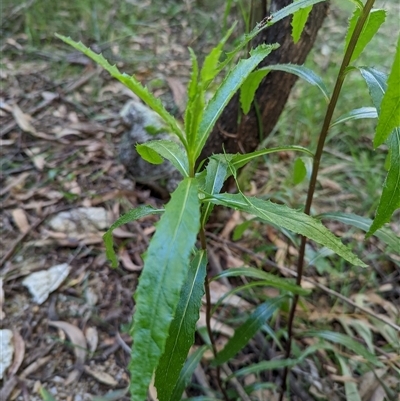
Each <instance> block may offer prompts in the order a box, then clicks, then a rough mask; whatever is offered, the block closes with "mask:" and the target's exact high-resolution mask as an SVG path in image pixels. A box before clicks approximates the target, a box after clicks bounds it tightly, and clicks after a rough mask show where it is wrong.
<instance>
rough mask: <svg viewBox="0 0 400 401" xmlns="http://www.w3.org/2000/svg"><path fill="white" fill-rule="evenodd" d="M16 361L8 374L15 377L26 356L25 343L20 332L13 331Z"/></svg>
mask: <svg viewBox="0 0 400 401" xmlns="http://www.w3.org/2000/svg"><path fill="white" fill-rule="evenodd" d="M13 345H14V361H13V364H12V365H11V367H10V369H9V371H8V373H9V374H10V375H15V374H16V373H17V372H18V369H19V368H20V366H21V364H22V362H23V361H24V356H25V341H24V339H23V338H22V337H21V334H19V332H18V330H13Z"/></svg>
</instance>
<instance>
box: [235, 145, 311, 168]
mask: <svg viewBox="0 0 400 401" xmlns="http://www.w3.org/2000/svg"><path fill="white" fill-rule="evenodd" d="M290 151H294V152H303V153H307V154H308V155H310V156H311V157H313V156H314V154H313V153H312V152H311V151H310V150H308V149H307V148H304V147H303V146H296V145H293V146H279V147H277V148H269V149H260V150H256V151H254V152H250V153H245V154H240V153H238V154H236V155H232V157H231V158H230V160H229V161H230V163H231V164H232V166H233V167H234V168H235V169H236V170H238V169H239V168H242V167H243V166H245V165H246V164H247V163H249V162H250V161H251V160H253V159H256V158H257V157H260V156H265V155H268V154H270V153H276V152H290Z"/></svg>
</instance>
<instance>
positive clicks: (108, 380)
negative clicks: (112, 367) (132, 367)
mask: <svg viewBox="0 0 400 401" xmlns="http://www.w3.org/2000/svg"><path fill="white" fill-rule="evenodd" d="M84 370H85V372H86V373H87V374H88V375H90V376H92V377H93V378H94V379H96V380H97V381H98V382H100V383H103V384H107V385H108V386H111V387H115V386H117V385H118V382H117V380H115V379H114V378H113V377H112V376H111V375H110V374H108V373H106V372H103V371H101V370H99V369H97V368H96V367H93V366H92V367H89V366H85V367H84Z"/></svg>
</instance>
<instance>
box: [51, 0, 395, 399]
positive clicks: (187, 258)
mask: <svg viewBox="0 0 400 401" xmlns="http://www.w3.org/2000/svg"><path fill="white" fill-rule="evenodd" d="M320 1H321V0H299V1H297V2H294V3H293V4H291V5H290V6H288V7H286V8H285V9H282V10H279V11H277V12H276V13H274V14H273V15H271V16H270V17H269V18H267V19H265V20H264V21H262V22H261V23H259V24H258V25H257V26H256V28H255V29H254V30H253V31H252V32H250V33H249V34H246V35H245V36H244V38H243V40H242V41H241V43H240V44H239V45H238V46H237V47H236V48H235V49H234V50H233V51H232V52H229V53H226V54H225V57H224V58H223V59H222V61H220V60H221V57H222V55H223V53H222V49H223V46H224V45H225V43H226V41H227V40H228V38H229V36H230V34H231V33H232V31H233V29H234V27H232V28H231V29H230V30H229V31H228V33H227V34H226V36H225V37H224V38H223V39H222V40H221V41H220V43H219V44H218V45H217V46H216V47H215V48H214V49H213V50H212V51H211V52H210V53H209V54H208V56H207V57H206V58H205V61H204V63H203V66H202V67H201V68H199V66H198V62H197V59H196V56H195V54H194V53H193V51H191V52H190V54H191V60H192V74H191V79H190V83H189V86H188V104H187V108H186V112H185V117H184V127H182V126H181V125H180V123H179V122H178V121H177V120H176V119H175V118H174V117H172V116H171V115H170V114H169V113H168V112H167V111H166V110H165V108H164V107H163V105H162V104H161V102H160V101H159V100H158V99H156V98H155V97H154V96H153V95H152V94H151V93H150V92H149V91H148V90H147V89H146V88H145V87H144V86H142V85H141V84H140V82H138V81H137V80H136V78H135V77H134V76H129V75H127V74H122V73H120V72H119V70H118V69H117V67H116V66H112V65H110V64H109V63H108V62H107V61H106V60H105V59H104V57H103V56H102V55H99V54H96V53H94V52H93V51H91V50H90V49H88V48H87V47H85V46H84V45H83V44H81V43H77V42H74V41H73V40H71V39H70V38H66V37H63V36H60V35H58V36H59V37H60V38H61V39H62V40H64V41H65V42H66V43H68V44H70V45H71V46H73V47H75V48H76V49H78V50H80V51H82V52H83V53H84V54H86V55H87V56H89V57H91V58H92V59H93V60H94V61H96V62H97V63H98V64H100V65H101V66H102V67H104V68H105V69H106V70H107V71H108V72H109V73H110V74H111V75H112V76H113V77H115V78H116V79H118V80H119V81H120V82H122V83H123V84H124V85H126V86H127V87H128V88H129V89H131V90H132V91H133V92H134V93H135V94H136V95H137V96H139V97H140V98H141V99H142V100H143V101H144V102H145V103H147V104H148V105H149V106H150V107H151V108H152V109H153V110H155V111H156V112H157V113H158V114H159V115H160V116H161V117H162V118H163V119H164V121H165V122H166V123H167V124H168V126H169V128H170V130H171V132H172V133H174V134H175V135H176V136H177V137H178V139H179V142H180V143H176V142H173V141H168V140H160V141H151V142H148V143H145V144H141V145H138V146H137V150H138V152H139V153H140V155H141V156H142V157H143V158H144V159H145V160H147V161H149V162H150V163H155V164H158V163H162V162H163V159H167V160H169V161H170V162H171V163H172V164H173V165H174V166H175V167H176V169H177V170H179V171H180V173H181V174H182V176H183V179H182V181H181V182H180V184H179V185H178V187H177V189H176V190H175V191H174V192H173V193H172V194H171V199H170V201H169V202H168V203H167V204H166V205H165V208H163V209H154V208H152V207H150V206H140V207H138V208H136V209H133V210H131V211H130V212H129V213H127V214H126V215H124V216H122V217H121V218H120V219H118V220H117V221H116V222H115V223H114V224H113V225H112V226H111V227H110V229H109V230H108V231H107V233H106V234H105V236H104V239H105V243H106V247H107V256H108V258H109V259H110V260H111V261H112V264H113V266H116V265H117V259H116V256H115V253H114V249H113V244H112V231H113V230H114V229H115V228H117V227H119V226H121V225H123V224H126V223H127V222H129V221H132V220H135V219H139V218H141V217H144V216H146V215H149V214H160V215H161V218H160V220H159V222H158V223H157V230H156V232H155V234H154V236H153V238H152V239H151V242H150V244H149V247H148V250H147V252H146V255H145V257H144V260H145V265H144V269H143V272H142V274H141V277H140V282H139V286H138V288H137V290H136V293H135V300H136V312H135V315H134V319H133V324H132V327H131V330H130V333H131V335H132V338H133V348H132V359H131V363H130V372H131V385H130V391H131V397H132V400H133V401H143V400H145V399H146V395H147V390H148V386H149V384H150V382H151V379H152V376H153V374H154V373H155V386H156V388H157V390H158V398H159V400H160V401H166V400H179V399H180V398H181V396H182V393H183V391H184V389H185V387H186V385H187V383H188V380H189V379H190V377H191V375H192V373H193V371H194V369H195V367H196V365H197V364H198V363H199V361H200V360H201V357H202V355H203V353H204V352H205V350H206V349H207V348H209V347H210V348H211V350H212V352H213V354H214V360H213V362H212V366H214V367H215V369H216V372H217V380H218V384H219V388H220V391H221V394H222V396H223V398H224V399H225V400H229V399H230V395H229V394H228V391H227V388H226V385H225V383H223V382H222V379H221V374H220V369H221V366H223V364H224V363H225V362H227V361H229V360H230V359H231V358H233V357H234V356H235V355H236V354H237V353H238V352H239V351H240V350H242V349H243V348H244V347H245V346H246V344H247V343H248V341H249V339H250V338H252V337H253V336H254V335H255V333H256V332H257V331H258V330H260V329H261V328H262V327H263V326H264V325H265V323H266V322H267V321H269V320H270V319H272V318H273V316H274V315H275V314H276V313H277V312H278V310H279V309H281V308H286V309H288V306H289V305H290V313H289V319H288V341H287V347H286V358H285V359H284V360H277V361H266V362H262V363H261V364H259V365H257V366H255V365H254V366H251V367H250V368H246V369H247V370H246V369H241V370H239V371H238V372H235V376H240V375H243V374H245V373H248V372H249V371H252V372H260V371H262V370H267V369H274V368H285V369H286V370H285V372H286V373H285V376H284V381H283V390H282V392H281V394H282V397H283V394H284V392H285V388H286V375H287V372H288V369H289V368H290V367H293V366H295V365H296V364H298V363H301V362H302V361H303V360H304V359H305V358H306V357H307V356H309V355H310V354H312V353H313V352H315V351H317V350H319V349H328V350H331V351H333V352H336V348H335V346H334V345H332V344H331V343H333V344H339V345H340V346H345V347H348V348H350V349H353V350H355V351H356V352H357V353H358V354H359V355H361V356H362V357H364V358H365V360H366V361H367V362H368V363H369V364H372V365H373V366H379V365H380V362H379V361H378V360H377V358H376V356H375V355H374V354H373V353H371V352H370V351H368V350H366V349H365V348H364V347H363V346H362V345H360V344H359V343H357V342H356V341H354V340H352V339H351V338H350V337H349V336H346V335H342V334H339V333H334V332H330V331H310V332H307V333H304V335H308V336H313V337H315V338H319V339H320V340H321V342H320V343H318V344H316V345H314V346H311V347H309V348H307V349H306V350H305V351H303V352H298V350H295V351H293V352H292V347H291V345H292V337H293V322H294V316H295V311H296V305H297V303H298V300H299V297H300V296H306V295H307V294H308V293H309V291H307V290H304V289H303V288H302V287H301V286H300V284H301V278H302V271H303V264H304V257H305V249H306V238H308V239H311V240H313V241H314V242H316V243H318V244H320V245H322V246H324V247H326V248H328V249H330V250H331V251H332V252H333V253H336V254H337V255H339V256H340V257H341V258H342V259H343V260H345V261H347V262H349V263H351V264H353V265H358V266H365V264H364V263H363V262H362V261H361V260H360V259H359V258H358V257H357V256H356V255H355V254H354V253H353V252H352V251H351V250H350V249H349V248H348V247H347V246H345V245H344V244H343V243H342V242H341V241H340V239H339V238H337V237H336V236H335V235H334V234H332V233H331V232H330V231H329V230H328V229H327V228H326V227H325V226H324V225H322V223H321V222H320V221H319V220H318V219H316V218H313V217H311V216H309V214H310V209H311V204H312V199H313V194H314V191H315V184H316V178H317V175H318V168H319V164H320V160H321V157H322V152H323V149H324V142H325V139H326V136H327V134H328V132H329V129H330V127H332V125H334V124H335V123H332V116H333V111H334V109H335V106H336V103H337V99H338V97H339V94H340V91H341V89H342V85H343V83H344V80H345V78H346V75H347V74H349V73H350V72H352V71H355V70H356V69H357V68H356V67H354V66H351V63H352V62H353V61H355V59H356V58H357V56H358V55H359V54H361V52H362V50H363V49H364V47H365V46H366V45H367V43H368V42H369V40H370V39H371V38H372V36H373V35H374V34H375V33H376V32H377V30H378V28H379V26H380V24H381V23H382V22H383V19H384V18H383V16H384V12H383V11H382V10H377V11H373V12H372V11H371V8H372V4H373V1H372V0H368V1H367V2H366V5H365V6H364V5H363V4H362V3H361V1H358V0H356V1H355V3H356V11H355V12H354V16H353V18H352V19H351V21H350V27H349V31H348V35H347V38H346V44H347V45H346V51H345V54H344V58H343V62H342V65H341V68H340V71H339V75H338V78H337V80H336V85H335V88H334V90H333V92H332V95H331V94H330V93H329V91H328V89H327V88H326V87H325V85H324V83H323V81H322V79H321V78H319V77H318V76H317V75H316V74H314V73H313V72H312V71H310V70H309V69H307V68H305V67H303V66H295V65H275V66H269V67H268V68H263V69H259V70H255V68H256V67H257V66H258V64H259V63H260V62H261V61H262V60H263V59H264V58H265V57H267V56H268V54H270V53H271V52H272V51H274V50H275V49H276V48H277V46H278V45H276V44H271V45H265V44H264V45H260V46H258V47H257V48H255V49H253V50H252V51H251V52H250V56H249V57H248V58H247V59H241V60H240V61H239V62H237V63H236V64H235V63H234V59H235V57H236V56H237V54H238V53H239V52H240V51H241V50H242V49H244V48H245V46H246V45H247V44H248V43H249V42H250V41H251V39H253V38H254V37H255V36H256V35H257V34H258V33H259V32H260V31H261V30H262V29H265V28H266V27H268V26H269V25H271V24H273V23H275V22H277V21H279V20H281V19H282V18H285V17H287V16H288V15H290V14H293V13H296V14H295V15H296V17H295V18H294V20H293V27H294V32H295V37H296V38H297V37H298V36H299V31H301V30H302V27H303V26H304V21H305V19H306V18H307V13H308V11H309V9H307V8H308V7H310V6H312V5H313V4H315V3H318V2H320ZM299 13H300V14H301V15H300V14H299ZM398 64H399V46H398V48H397V53H396V58H395V62H394V65H393V68H392V72H391V74H390V76H389V79H388V80H387V83H386V77H385V76H384V74H382V73H380V72H378V71H376V70H375V69H371V68H365V67H362V68H361V67H359V68H358V70H359V71H360V72H361V74H362V76H363V77H364V78H365V79H366V82H367V84H368V87H369V90H370V93H371V97H372V99H373V102H374V105H375V109H376V110H375V111H374V110H371V109H368V110H367V109H365V108H364V109H357V110H353V111H352V112H350V113H348V114H347V115H346V116H344V117H343V118H342V120H343V121H347V120H356V119H359V118H366V117H376V116H378V118H379V120H378V128H377V134H376V137H375V141H374V144H375V146H379V145H381V144H383V143H384V142H385V141H387V143H388V145H389V154H390V161H389V171H388V175H387V179H386V181H385V184H384V189H383V193H382V197H381V200H380V203H379V206H378V210H377V216H376V218H375V220H374V222H373V223H372V224H371V225H370V227H369V228H368V232H367V235H368V236H369V235H372V234H374V233H375V232H376V233H377V234H379V235H380V237H381V238H385V239H386V240H387V241H389V242H390V243H391V245H392V246H393V245H394V246H396V244H397V245H398V244H399V241H398V239H396V238H393V235H392V234H391V233H390V234H387V231H382V230H380V231H377V230H378V229H380V228H381V227H382V226H383V225H384V223H385V222H387V221H388V220H389V219H390V216H391V215H392V214H393V212H394V211H395V209H396V208H398V207H399V200H400V184H399V175H400V160H399V157H400V156H399V142H400V131H399V126H400V120H399V118H400V117H398V116H400V111H399V102H398V97H396V94H395V91H396V87H397V88H398V83H399V79H400V72H399V69H398ZM225 68H228V73H227V74H226V76H225V78H224V80H223V81H222V83H221V84H220V85H219V86H218V88H217V90H216V92H215V94H214V96H213V97H212V99H211V100H210V101H208V102H207V101H206V91H207V89H208V88H209V86H210V84H211V83H212V82H213V81H214V79H215V78H216V77H217V75H218V74H219V73H221V72H222V71H223V70H224V69H225ZM273 69H279V70H283V71H287V72H290V73H293V74H296V75H298V76H300V77H301V78H303V79H305V80H306V81H308V82H309V83H311V84H313V85H316V86H317V87H318V88H319V89H320V90H321V92H322V94H323V97H324V98H325V99H326V100H327V102H328V107H327V111H326V115H325V120H324V124H323V127H322V129H321V133H320V135H319V141H318V145H317V150H316V152H315V154H314V153H313V152H311V151H310V150H308V149H306V148H304V147H300V146H282V147H275V148H270V149H261V150H258V151H255V152H252V153H250V154H235V155H233V154H225V153H222V154H215V155H213V156H211V157H209V158H208V160H207V161H199V160H198V159H199V155H200V153H201V151H202V149H203V146H204V145H205V142H206V140H207V138H208V136H209V134H210V132H211V129H212V127H213V126H214V124H215V123H216V121H217V119H218V117H219V116H220V115H221V112H222V110H223V109H224V107H225V106H226V105H227V104H228V102H229V100H230V99H231V98H232V96H233V95H234V93H235V92H236V91H237V90H239V89H241V104H242V108H243V111H244V112H246V111H248V110H249V107H250V104H251V102H252V101H253V97H254V93H255V90H256V89H257V87H258V85H259V83H260V82H261V80H262V79H263V78H264V77H265V75H266V74H267V73H268V72H269V71H271V70H273ZM254 70H255V71H254ZM280 151H295V152H301V153H303V154H305V155H307V156H308V157H311V158H312V160H313V168H312V172H311V177H310V185H309V191H308V197H307V202H306V205H305V211H304V212H300V211H297V210H294V209H290V208H289V207H287V206H285V205H279V204H275V203H272V202H271V201H269V200H262V199H258V198H255V197H249V196H246V195H245V194H244V193H243V192H242V191H241V190H240V188H238V193H237V194H229V193H220V191H221V189H222V187H223V184H224V182H225V180H226V179H227V178H228V177H230V176H233V178H234V179H235V180H236V182H237V172H238V169H240V168H241V167H243V166H245V165H246V164H247V163H249V162H250V161H252V160H254V159H255V158H258V157H260V156H265V155H268V154H271V153H275V152H280ZM299 160H300V162H298V163H296V167H297V169H298V171H297V173H296V182H298V181H300V180H301V179H304V178H305V176H306V175H307V163H304V158H303V159H302V158H300V159H299ZM302 160H303V162H302ZM197 166H200V167H199V168H198V167H197ZM203 166H204V167H203ZM215 205H222V206H225V207H228V208H232V209H236V210H241V211H243V212H246V213H249V214H252V215H254V216H256V217H257V218H258V219H260V220H262V221H264V222H266V223H272V224H274V225H275V226H278V227H281V228H282V229H284V230H289V231H291V232H294V233H296V234H300V235H301V237H302V241H301V246H300V256H299V260H298V272H297V282H296V283H294V282H292V281H291V280H288V279H282V278H280V277H278V276H276V275H272V274H269V273H266V272H264V271H262V270H258V269H252V268H246V269H242V268H236V269H233V268H232V269H229V270H227V271H225V272H223V273H222V274H221V275H220V276H217V277H214V278H210V277H207V263H208V262H207V239H206V233H205V226H206V223H207V221H208V219H209V217H210V215H211V213H212V210H213V208H214V206H215ZM325 217H326V216H325ZM337 217H338V218H341V219H345V218H346V216H345V215H344V214H340V215H338V216H337ZM326 218H332V215H329V216H328V217H326ZM333 218H334V216H333ZM346 221H347V222H349V223H350V224H354V225H355V226H357V225H359V226H360V225H363V227H365V224H368V223H366V221H365V220H363V221H360V220H357V218H354V217H351V216H348V219H347V220H346ZM388 238H389V240H388ZM197 239H198V240H199V244H197ZM238 275H244V276H248V277H251V278H253V279H257V280H261V281H260V282H257V283H258V284H261V285H264V286H270V287H275V288H277V289H279V290H280V292H281V295H280V296H279V297H277V298H271V299H267V300H266V301H264V302H262V303H260V304H259V305H258V306H257V307H256V308H255V309H254V311H253V312H252V313H251V314H250V315H249V316H248V318H247V319H246V320H245V321H244V323H242V325H241V326H240V327H239V328H238V329H237V330H236V332H235V335H234V336H233V337H232V338H231V339H230V340H229V341H228V343H227V344H226V346H225V347H224V348H223V349H222V350H221V351H219V352H218V351H217V348H216V344H215V340H214V335H213V331H212V327H211V323H210V322H211V315H212V311H211V302H210V287H209V283H210V281H211V280H213V279H218V278H220V277H222V276H224V277H235V276H238ZM204 292H205V295H206V300H207V317H206V320H207V334H205V335H204V337H205V345H204V346H203V347H200V348H198V349H197V350H196V351H195V352H194V353H193V354H191V355H190V356H189V357H188V358H187V355H188V352H189V349H190V347H191V345H192V344H193V342H194V333H195V324H196V321H197V320H198V317H199V309H200V304H201V298H202V296H203V294H204ZM203 334H204V333H203ZM277 341H278V340H277ZM326 341H329V343H327V342H326ZM278 342H279V341H278ZM280 346H281V345H280ZM281 347H282V346H281ZM292 354H295V359H291V358H290V357H291V355H292ZM338 361H339V363H340V364H341V366H342V367H343V371H345V369H346V364H345V362H343V359H342V358H341V357H340V358H338ZM348 387H349V390H348V391H352V390H353V389H352V387H351V386H348ZM346 391H347V388H346Z"/></svg>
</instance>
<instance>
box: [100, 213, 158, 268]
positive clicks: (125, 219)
mask: <svg viewBox="0 0 400 401" xmlns="http://www.w3.org/2000/svg"><path fill="white" fill-rule="evenodd" d="M163 212H164V209H154V208H153V207H152V206H139V207H137V208H135V209H131V210H129V212H127V213H125V214H124V215H122V216H121V217H120V218H119V219H117V221H115V222H114V224H113V225H112V226H111V227H110V228H109V229H108V230H107V231H106V232H105V234H104V235H103V240H104V243H105V246H106V256H107V259H108V260H109V261H111V265H112V267H117V266H118V260H117V256H116V255H115V251H114V248H113V238H112V232H113V231H114V230H115V229H116V228H118V227H121V226H123V225H124V224H127V223H130V222H131V221H134V220H138V219H140V218H142V217H145V216H148V215H150V214H160V213H163Z"/></svg>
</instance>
